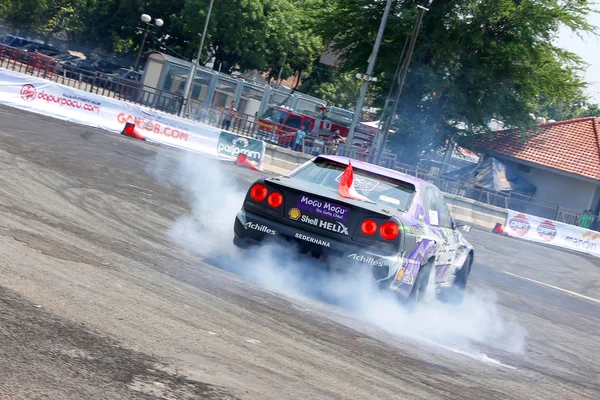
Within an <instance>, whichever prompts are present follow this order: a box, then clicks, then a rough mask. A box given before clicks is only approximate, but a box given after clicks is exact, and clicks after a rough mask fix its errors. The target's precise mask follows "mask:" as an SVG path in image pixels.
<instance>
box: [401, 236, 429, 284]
mask: <svg viewBox="0 0 600 400" xmlns="http://www.w3.org/2000/svg"><path fill="white" fill-rule="evenodd" d="M434 248H435V241H434V240H431V239H426V238H423V239H422V240H421V242H419V243H418V245H417V246H416V247H415V248H414V249H413V250H412V251H411V252H410V254H409V255H408V256H407V257H406V267H405V270H404V277H403V278H402V282H397V281H395V282H393V283H392V285H391V287H392V289H400V290H402V288H401V286H402V285H404V284H406V285H413V284H414V281H415V279H416V276H417V274H418V273H419V269H420V268H421V264H422V263H423V260H425V259H428V258H429V257H430V255H431V252H432V250H433V249H434ZM406 290H408V293H410V290H409V289H406Z"/></svg>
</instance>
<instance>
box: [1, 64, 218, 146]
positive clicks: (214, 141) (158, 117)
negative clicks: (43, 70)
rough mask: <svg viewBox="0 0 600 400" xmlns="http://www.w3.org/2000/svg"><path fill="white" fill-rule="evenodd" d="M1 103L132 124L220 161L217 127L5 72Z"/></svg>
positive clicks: (116, 125)
mask: <svg viewBox="0 0 600 400" xmlns="http://www.w3.org/2000/svg"><path fill="white" fill-rule="evenodd" d="M0 104H5V105H8V106H11V107H16V108H19V109H22V110H27V111H31V112H35V113H38V114H44V115H48V116H51V117H54V118H59V119H62V120H66V121H70V122H74V123H78V124H83V125H87V126H93V127H96V128H101V129H106V130H109V131H112V132H122V131H123V128H124V126H125V124H126V123H127V122H130V123H134V124H135V125H136V129H137V130H138V131H139V132H140V134H141V136H143V137H144V138H145V139H146V140H148V141H153V142H158V143H162V144H165V145H169V146H174V147H178V148H181V149H187V150H192V151H197V152H200V153H204V154H207V155H211V156H214V157H218V152H217V146H218V142H219V135H220V133H221V130H220V129H218V128H214V127H211V126H208V125H204V124H201V123H196V122H192V121H190V120H186V119H183V118H179V117H176V116H174V115H170V114H166V113H163V112H160V111H156V110H152V109H150V108H147V107H142V106H138V105H136V104H131V103H128V102H125V101H122V100H117V99H112V98H109V97H104V96H100V95H96V94H93V93H88V92H85V91H83V90H79V89H75V88H72V87H69V86H65V85H61V84H58V83H55V82H50V81H46V80H43V79H41V78H36V77H32V76H29V75H24V74H19V73H16V72H13V71H8V70H6V69H2V68H0Z"/></svg>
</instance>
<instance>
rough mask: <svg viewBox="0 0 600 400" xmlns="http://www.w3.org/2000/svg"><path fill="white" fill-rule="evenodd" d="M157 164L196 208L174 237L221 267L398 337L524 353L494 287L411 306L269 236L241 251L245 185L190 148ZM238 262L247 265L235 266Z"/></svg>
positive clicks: (521, 334) (430, 296)
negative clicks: (237, 227)
mask: <svg viewBox="0 0 600 400" xmlns="http://www.w3.org/2000/svg"><path fill="white" fill-rule="evenodd" d="M159 157H160V156H159ZM155 165H158V167H157V169H156V170H155V171H153V172H154V174H155V176H156V177H158V178H159V179H165V178H166V176H170V177H171V178H168V180H169V183H171V184H174V185H175V186H177V187H179V188H180V189H181V190H182V191H183V193H184V194H185V197H186V199H187V201H188V202H189V205H190V209H191V210H190V214H189V215H184V216H181V217H180V218H179V219H177V220H176V221H175V223H174V225H173V227H172V228H171V230H170V231H169V237H170V239H171V240H172V241H173V243H177V244H178V245H180V246H183V247H184V248H185V249H186V250H188V251H192V252H196V253H198V254H200V255H202V256H204V257H205V258H210V257H215V256H218V257H215V259H219V260H224V261H222V263H223V264H222V265H219V267H221V268H224V269H227V270H230V271H232V272H235V273H237V274H239V275H242V276H243V277H245V278H246V279H248V280H250V281H252V282H255V283H258V284H259V285H261V286H263V287H265V288H266V289H268V290H270V291H274V292H278V293H281V294H283V295H285V296H288V297H291V298H295V299H300V301H301V298H302V297H303V296H309V297H311V298H313V299H317V300H321V301H327V302H328V303H331V304H334V305H336V306H339V307H340V308H341V309H342V310H343V312H349V313H352V314H353V315H354V316H355V317H358V318H360V320H362V321H364V323H365V324H372V325H374V326H376V327H378V328H380V329H382V330H384V331H386V332H388V333H390V334H393V335H397V336H398V337H404V338H409V339H412V340H425V341H428V342H435V343H439V344H441V345H445V346H460V347H461V348H470V347H472V346H475V347H476V346H477V345H478V344H481V345H484V346H487V347H492V348H496V349H500V350H503V351H508V352H511V353H514V354H522V353H523V352H524V348H525V337H526V330H525V329H524V328H523V327H522V326H520V325H519V324H517V323H516V322H515V321H512V320H510V319H509V318H507V317H506V316H504V315H502V312H501V309H500V308H499V306H498V304H497V299H496V296H495V294H494V293H493V292H492V291H490V290H489V289H483V288H473V287H469V289H468V290H467V293H466V294H465V297H464V301H463V302H462V304H460V305H450V304H446V303H442V302H440V301H438V300H437V299H436V298H435V294H434V293H433V292H434V291H433V290H431V289H429V290H428V292H427V294H426V296H425V300H424V301H423V302H422V303H421V304H419V305H418V306H417V307H416V309H414V310H408V309H406V308H405V307H402V306H401V305H400V304H399V302H398V301H397V300H396V299H395V298H394V296H393V294H392V293H389V292H384V291H381V290H379V289H377V288H376V287H375V285H374V284H373V283H372V282H371V280H370V279H369V274H368V272H366V271H355V272H354V273H341V272H330V271H329V272H326V271H325V270H324V269H322V268H319V267H318V266H316V265H315V264H318V262H317V261H316V260H309V259H307V258H306V257H302V256H295V255H294V254H295V252H294V249H290V248H289V244H287V245H286V246H283V245H281V244H279V243H276V242H272V243H268V244H266V245H264V246H261V247H260V248H254V249H251V250H247V251H246V252H242V251H241V250H238V249H236V248H235V246H234V245H233V243H232V238H233V223H234V219H235V215H236V213H237V211H238V210H239V209H240V207H241V205H242V202H243V199H244V197H245V194H246V190H247V187H239V186H237V185H236V182H235V180H234V179H233V178H232V177H231V176H230V175H229V173H228V172H226V171H224V170H223V167H222V166H221V165H220V164H219V162H218V161H215V160H212V159H208V158H204V157H202V156H199V155H196V154H193V153H188V154H186V155H185V156H184V157H183V159H182V160H181V162H180V163H179V164H178V165H177V167H176V171H175V173H169V174H165V173H164V171H161V169H163V168H164V166H165V162H164V161H161V160H159V161H158V162H157V163H155ZM172 177H175V178H172ZM248 186H249V185H248ZM242 259H243V262H240V261H241V260H242ZM237 265H243V268H237V269H236V266H237ZM431 275H432V279H433V275H434V274H431ZM432 286H433V284H432V282H430V285H429V287H430V288H431V287H432ZM471 286H473V285H471ZM302 307H306V305H302Z"/></svg>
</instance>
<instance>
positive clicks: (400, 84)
mask: <svg viewBox="0 0 600 400" xmlns="http://www.w3.org/2000/svg"><path fill="white" fill-rule="evenodd" d="M431 2H432V0H424V1H423V4H418V5H417V8H418V9H419V12H418V14H417V21H416V22H415V26H414V28H413V33H412V36H411V38H410V45H409V46H408V53H407V54H406V59H405V60H404V64H403V65H402V71H401V72H400V76H399V77H398V91H397V92H396V98H395V99H394V105H393V106H392V110H391V112H390V116H389V117H388V120H387V122H386V124H385V130H384V131H383V140H382V141H381V143H380V145H379V149H378V151H377V155H376V156H375V164H379V163H380V162H381V158H382V157H383V152H384V150H385V142H387V137H388V134H389V132H390V128H391V126H392V122H393V120H394V114H396V109H397V108H398V102H399V101H400V96H401V95H402V89H403V87H404V80H405V79H406V74H407V73H408V68H409V66H410V59H411V57H412V53H413V51H414V49H415V43H416V42H417V36H418V34H419V29H421V22H422V21H423V14H424V13H425V11H429V6H430V5H431Z"/></svg>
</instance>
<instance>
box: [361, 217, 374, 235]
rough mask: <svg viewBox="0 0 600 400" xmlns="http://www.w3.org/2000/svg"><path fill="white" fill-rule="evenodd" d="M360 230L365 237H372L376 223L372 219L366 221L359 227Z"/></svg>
mask: <svg viewBox="0 0 600 400" xmlns="http://www.w3.org/2000/svg"><path fill="white" fill-rule="evenodd" d="M360 230H361V231H362V232H363V233H364V234H365V235H373V234H374V233H375V232H377V223H376V222H375V221H373V220H372V219H367V220H365V221H363V223H362V224H361V225H360Z"/></svg>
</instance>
